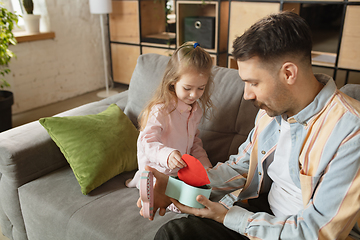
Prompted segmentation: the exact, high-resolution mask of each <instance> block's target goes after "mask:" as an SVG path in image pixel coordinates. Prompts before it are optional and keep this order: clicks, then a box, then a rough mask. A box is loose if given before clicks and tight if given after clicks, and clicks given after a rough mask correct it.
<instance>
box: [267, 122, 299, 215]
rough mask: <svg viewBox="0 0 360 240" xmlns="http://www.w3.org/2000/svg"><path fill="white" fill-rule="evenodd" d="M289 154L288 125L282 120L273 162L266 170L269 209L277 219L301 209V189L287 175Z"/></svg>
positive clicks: (289, 134) (289, 136)
mask: <svg viewBox="0 0 360 240" xmlns="http://www.w3.org/2000/svg"><path fill="white" fill-rule="evenodd" d="M290 153H291V133H290V123H288V122H287V121H285V120H284V119H283V118H282V119H281V132H280V137H279V142H278V145H277V148H276V150H275V155H274V161H273V162H272V163H271V164H270V166H269V168H268V175H269V177H270V178H271V179H272V180H273V183H272V185H271V189H270V192H269V195H268V201H269V205H270V209H271V210H272V212H273V213H274V215H275V216H277V217H280V216H288V215H293V214H296V213H297V212H298V211H299V210H301V209H303V202H302V196H301V189H300V188H298V187H297V186H296V185H295V184H294V182H293V181H292V179H291V177H290V173H289V158H290Z"/></svg>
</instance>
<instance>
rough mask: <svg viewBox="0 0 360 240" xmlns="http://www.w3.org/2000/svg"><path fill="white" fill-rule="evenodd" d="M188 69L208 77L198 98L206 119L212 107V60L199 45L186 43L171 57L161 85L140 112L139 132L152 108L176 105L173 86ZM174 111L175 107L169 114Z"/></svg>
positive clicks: (165, 107) (176, 99)
mask: <svg viewBox="0 0 360 240" xmlns="http://www.w3.org/2000/svg"><path fill="white" fill-rule="evenodd" d="M194 46H195V47H194ZM189 68H190V69H191V70H196V71H197V72H199V73H202V74H204V75H205V76H208V82H207V84H206V86H205V90H204V93H203V95H202V96H201V97H200V98H199V102H200V107H201V108H202V110H203V113H204V116H205V117H208V113H209V110H210V108H211V107H212V106H213V104H212V102H211V99H210V94H211V91H212V85H213V75H212V72H211V70H212V59H211V57H210V55H209V53H207V52H206V51H205V50H204V49H202V48H201V47H200V46H199V45H197V46H196V45H194V43H193V42H187V43H184V44H183V45H181V46H180V47H179V48H178V49H177V50H176V51H175V52H174V53H173V55H172V56H171V58H170V60H169V62H168V64H167V66H166V69H165V73H164V76H163V79H162V81H161V84H160V85H159V87H158V88H157V90H156V92H155V95H154V96H153V97H152V99H151V100H150V101H149V103H148V104H147V105H146V107H145V108H144V110H143V111H142V112H141V114H140V116H139V127H140V130H143V129H144V128H145V126H146V124H147V121H148V118H149V114H150V112H151V109H152V107H154V106H155V105H157V104H163V109H168V108H169V107H170V106H172V105H173V104H174V101H175V103H176V104H177V101H178V98H177V96H176V93H175V87H174V85H175V83H176V82H177V81H178V80H179V79H180V77H181V75H182V74H183V73H184V72H187V71H189ZM175 109H176V105H175V107H174V109H172V110H171V111H170V112H169V113H171V112H172V111H174V110H175Z"/></svg>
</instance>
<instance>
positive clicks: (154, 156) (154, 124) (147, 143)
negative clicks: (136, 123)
mask: <svg viewBox="0 0 360 240" xmlns="http://www.w3.org/2000/svg"><path fill="white" fill-rule="evenodd" d="M166 125H167V123H166V120H165V117H164V115H163V114H162V113H161V111H156V112H155V111H154V112H151V113H150V116H149V119H148V122H147V124H146V126H145V128H144V129H143V131H141V133H140V136H139V140H138V141H139V145H140V146H141V147H142V149H143V151H144V153H145V155H146V157H147V159H148V160H149V161H150V162H152V163H156V164H158V165H160V166H161V167H163V168H169V167H168V157H169V155H170V154H171V153H172V152H173V151H175V150H176V149H174V148H170V147H167V146H165V145H164V144H163V133H164V129H165V128H166Z"/></svg>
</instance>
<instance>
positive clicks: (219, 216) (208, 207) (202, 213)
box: [171, 195, 229, 223]
mask: <svg viewBox="0 0 360 240" xmlns="http://www.w3.org/2000/svg"><path fill="white" fill-rule="evenodd" d="M196 200H197V201H198V202H199V203H201V204H202V205H204V206H205V208H192V207H188V206H185V205H183V204H181V203H180V202H179V201H177V200H176V199H171V201H172V202H173V203H174V204H175V206H176V207H177V208H178V209H179V210H180V211H181V212H183V213H188V214H193V215H195V216H198V217H202V218H210V219H213V220H215V221H217V222H219V223H224V218H225V215H226V214H227V212H228V211H229V210H227V209H226V208H225V207H224V206H223V205H222V204H220V203H218V202H212V201H210V200H209V199H207V198H206V197H204V196H203V195H198V196H197V197H196Z"/></svg>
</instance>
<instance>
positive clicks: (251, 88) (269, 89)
mask: <svg viewBox="0 0 360 240" xmlns="http://www.w3.org/2000/svg"><path fill="white" fill-rule="evenodd" d="M238 67H239V75H240V78H241V79H242V80H243V81H244V82H245V89H244V99H245V100H251V101H252V102H253V104H254V105H255V106H256V107H258V108H261V109H263V110H265V111H266V113H267V114H268V115H269V116H270V117H275V116H278V115H282V114H284V113H288V111H290V110H291V106H292V104H293V98H292V96H291V94H290V92H289V91H288V86H287V84H286V81H285V79H282V76H283V75H282V74H281V70H280V69H281V66H279V67H274V68H275V69H270V68H269V67H267V68H265V66H264V65H263V64H262V63H261V62H260V59H259V58H258V57H252V58H250V59H249V60H246V61H238Z"/></svg>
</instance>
